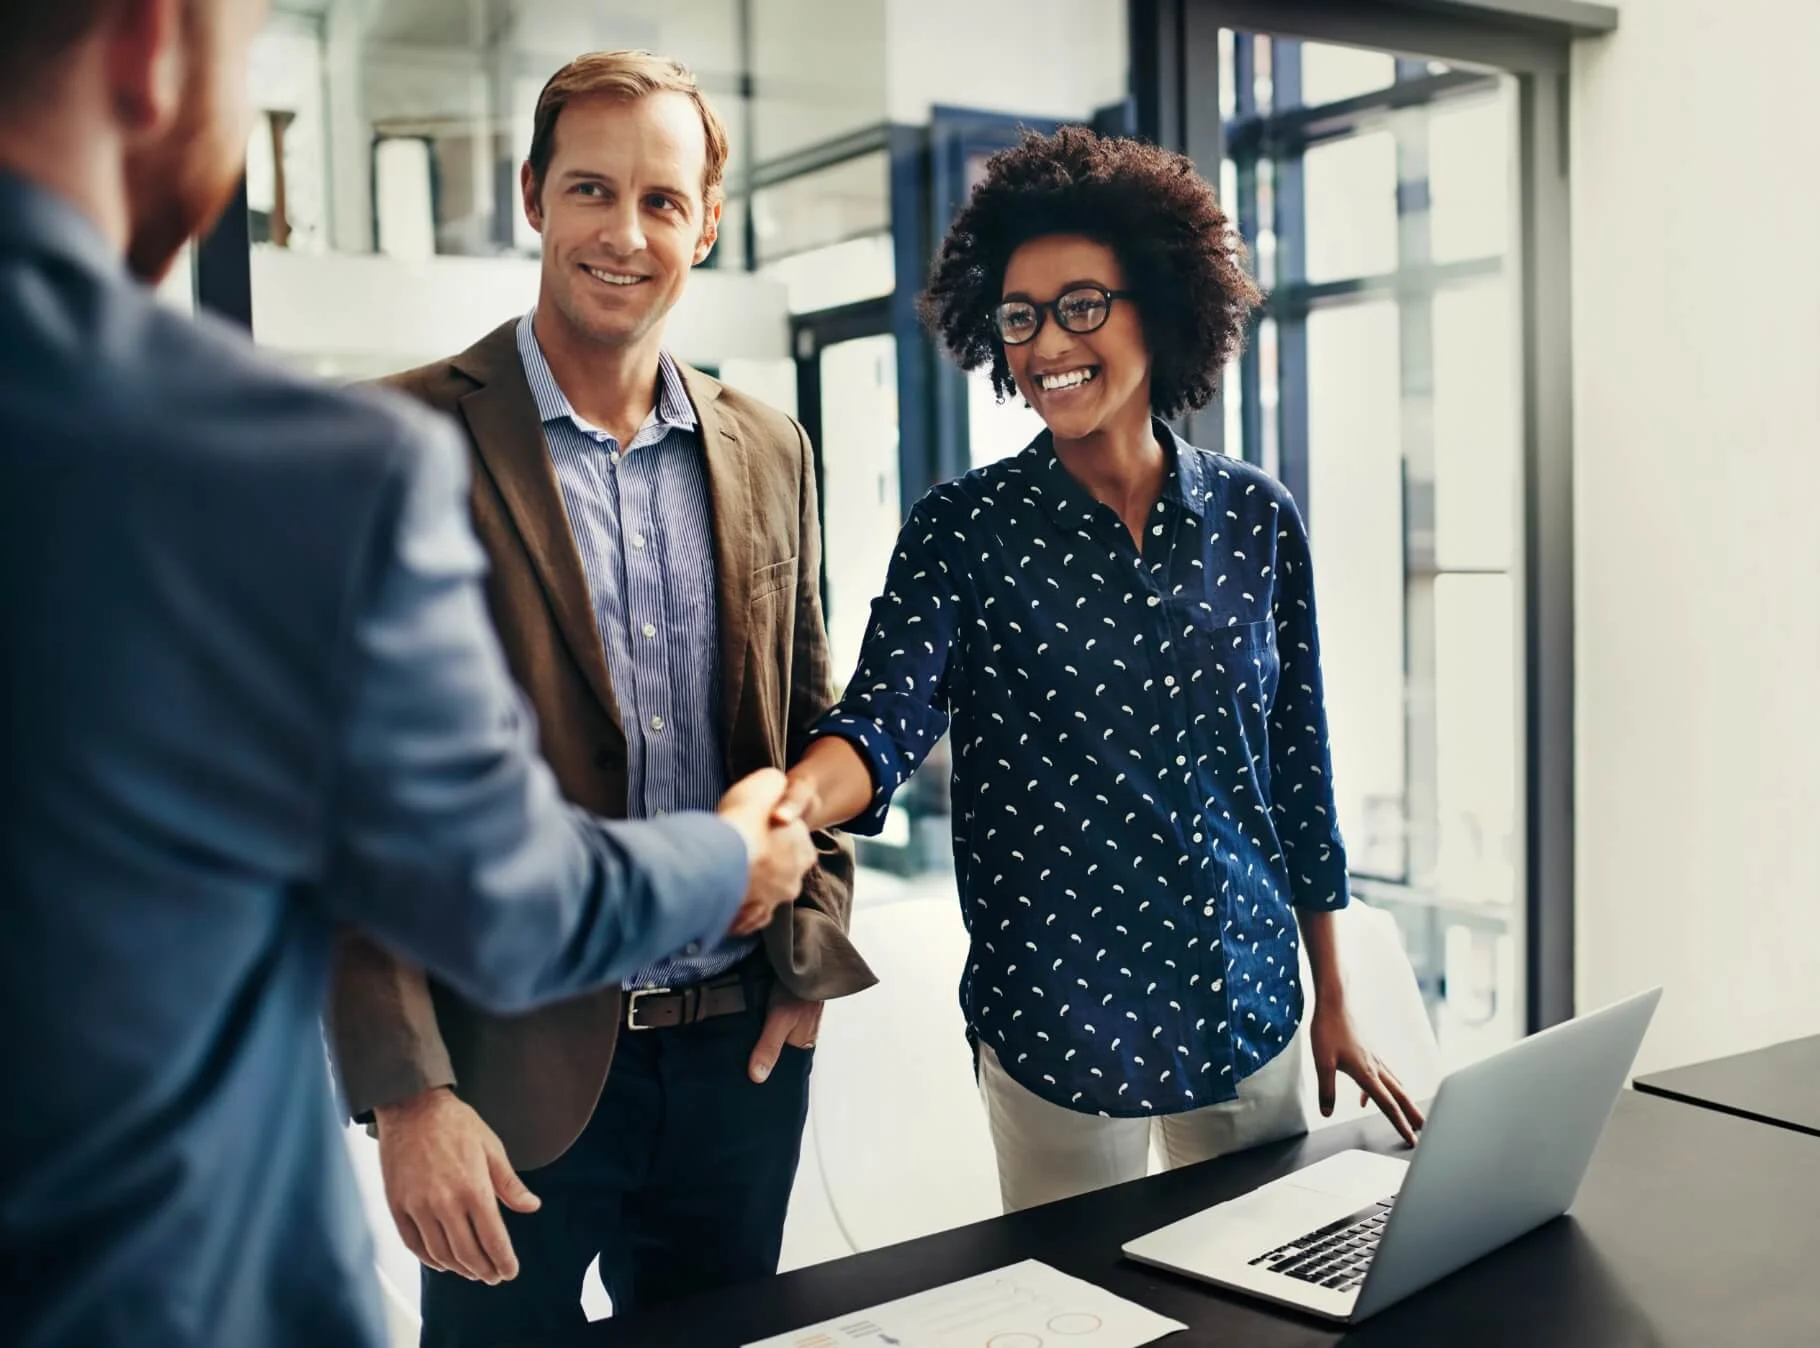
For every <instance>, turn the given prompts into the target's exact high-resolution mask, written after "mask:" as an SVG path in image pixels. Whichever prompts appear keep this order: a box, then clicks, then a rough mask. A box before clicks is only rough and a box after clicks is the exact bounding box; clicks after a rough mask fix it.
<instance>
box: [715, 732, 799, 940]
mask: <svg viewBox="0 0 1820 1348" xmlns="http://www.w3.org/2000/svg"><path fill="white" fill-rule="evenodd" d="M784 786H785V779H784V774H783V773H781V772H779V771H777V769H775V768H762V769H760V770H759V771H758V772H755V773H753V774H752V775H751V776H750V777H747V778H744V779H743V780H741V781H739V782H737V783H735V784H734V787H733V789H732V790H731V791H729V792H727V794H726V795H725V796H723V797H722V798H721V802H720V817H721V818H722V819H724V820H726V821H727V822H728V823H729V824H731V825H733V827H734V828H736V829H738V830H739V832H740V835H741V836H742V837H743V838H745V840H746V852H747V855H748V856H749V857H750V859H751V872H750V879H749V880H748V882H747V885H746V899H745V902H744V904H742V905H741V907H740V910H739V913H738V915H737V916H736V917H735V918H734V919H733V926H732V928H731V931H732V934H733V935H735V936H749V935H751V934H752V933H753V932H755V931H758V930H759V929H760V928H762V927H764V926H765V925H766V924H767V923H769V922H770V921H771V915H772V914H773V913H774V912H775V911H776V910H777V909H778V908H779V907H781V906H782V905H784V904H787V903H794V902H795V901H796V898H797V896H798V895H800V894H801V893H802V892H803V877H804V876H806V875H807V874H808V873H809V872H810V870H811V869H813V868H814V866H815V863H816V860H817V855H816V851H815V842H814V840H813V839H811V838H810V837H809V830H808V829H807V828H805V827H804V826H803V824H802V822H801V821H800V820H797V821H795V822H793V823H788V824H776V823H773V822H772V818H771V816H772V814H773V812H774V811H775V810H776V809H777V804H778V801H779V800H780V799H781V798H782V796H783V793H784Z"/></svg>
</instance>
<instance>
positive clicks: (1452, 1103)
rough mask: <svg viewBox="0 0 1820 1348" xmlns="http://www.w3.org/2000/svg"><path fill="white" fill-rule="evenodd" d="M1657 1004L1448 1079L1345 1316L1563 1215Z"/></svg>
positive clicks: (1579, 1026)
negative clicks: (1364, 1275) (1360, 1285)
mask: <svg viewBox="0 0 1820 1348" xmlns="http://www.w3.org/2000/svg"><path fill="white" fill-rule="evenodd" d="M1661 997H1662V989H1661V988H1652V989H1650V990H1649V991H1648V992H1642V993H1638V994H1637V995H1636V996H1634V997H1629V998H1626V999H1625V1000H1624V1001H1621V1002H1618V1003H1616V1004H1615V1005H1613V1006H1609V1007H1606V1008H1605V1009H1604V1010H1602V1011H1595V1012H1592V1013H1591V1014H1589V1015H1584V1016H1579V1017H1577V1018H1575V1019H1573V1020H1570V1021H1566V1022H1564V1023H1563V1024H1560V1025H1556V1026H1554V1027H1553V1028H1551V1029H1547V1030H1543V1031H1542V1032H1540V1033H1539V1034H1534V1035H1531V1036H1530V1037H1529V1038H1527V1039H1524V1040H1521V1041H1519V1042H1518V1043H1516V1044H1513V1045H1512V1046H1511V1047H1509V1048H1507V1049H1505V1050H1503V1051H1502V1052H1500V1053H1497V1054H1495V1055H1494V1056H1492V1057H1489V1058H1486V1059H1485V1060H1484V1061H1482V1062H1478V1063H1474V1064H1472V1065H1471V1066H1469V1067H1464V1068H1461V1069H1460V1070H1459V1071H1456V1072H1453V1073H1451V1074H1449V1075H1448V1077H1447V1078H1446V1079H1445V1080H1444V1081H1443V1082H1442V1083H1441V1088H1440V1090H1439V1091H1438V1092H1437V1093H1436V1095H1435V1099H1434V1105H1433V1107H1432V1108H1431V1109H1430V1110H1429V1113H1428V1126H1427V1127H1426V1128H1424V1129H1423V1130H1422V1140H1421V1142H1420V1144H1419V1145H1418V1146H1417V1147H1416V1150H1415V1156H1414V1158H1413V1160H1412V1161H1411V1162H1410V1167H1409V1174H1408V1176H1407V1177H1406V1178H1405V1180H1404V1182H1403V1188H1402V1191H1401V1192H1400V1193H1399V1194H1398V1196H1397V1203H1396V1208H1395V1210H1394V1212H1393V1213H1392V1215H1391V1219H1390V1222H1389V1224H1388V1225H1387V1226H1386V1227H1385V1229H1384V1236H1383V1239H1382V1240H1381V1241H1380V1242H1379V1245H1378V1251H1377V1256H1376V1258H1374V1259H1373V1260H1372V1263H1371V1269H1370V1272H1369V1273H1368V1274H1367V1276H1366V1279H1365V1284H1364V1286H1362V1287H1361V1288H1360V1289H1359V1297H1358V1300H1357V1302H1355V1303H1354V1306H1353V1312H1352V1318H1353V1319H1355V1320H1362V1319H1364V1318H1365V1317H1366V1316H1368V1315H1371V1314H1373V1313H1374V1312H1376V1311H1379V1310H1382V1309H1383V1308H1384V1307H1386V1306H1389V1305H1391V1304H1392V1303H1394V1302H1397V1301H1401V1300H1402V1299H1403V1298H1404V1297H1406V1296H1408V1295H1409V1294H1410V1293H1411V1292H1415V1291H1419V1290H1420V1289H1422V1288H1424V1287H1426V1286H1428V1285H1429V1284H1430V1283H1432V1282H1435V1281H1437V1280H1439V1279H1441V1278H1444V1277H1446V1276H1447V1275H1448V1274H1449V1273H1452V1272H1453V1271H1454V1270H1455V1269H1458V1268H1462V1267H1464V1266H1465V1265H1467V1264H1469V1263H1471V1262H1472V1261H1473V1260H1475V1259H1478V1258H1479V1257H1481V1256H1482V1255H1485V1254H1489V1253H1490V1252H1491V1251H1493V1250H1495V1249H1497V1248H1498V1247H1499V1246H1500V1245H1505V1244H1507V1243H1509V1242H1510V1241H1513V1240H1515V1239H1516V1238H1517V1237H1518V1236H1521V1235H1523V1234H1524V1233H1525V1232H1528V1231H1530V1230H1532V1229H1534V1228H1535V1227H1538V1226H1540V1225H1541V1224H1542V1223H1543V1222H1546V1221H1549V1220H1551V1219H1553V1218H1555V1217H1559V1216H1560V1215H1561V1214H1562V1213H1564V1212H1566V1211H1567V1209H1568V1205H1569V1204H1571V1203H1572V1202H1573V1200H1574V1195H1575V1194H1576V1193H1577V1192H1578V1191H1579V1188H1580V1181H1581V1180H1582V1179H1583V1178H1584V1177H1585V1175H1586V1168H1587V1165H1588V1164H1589V1163H1590V1162H1591V1160H1592V1154H1593V1151H1594V1149H1595V1148H1596V1147H1597V1146H1598V1144H1599V1135H1600V1134H1601V1133H1602V1132H1603V1131H1604V1130H1605V1123H1606V1120H1607V1119H1609V1118H1610V1117H1611V1112H1612V1108H1613V1106H1614V1105H1615V1104H1616V1103H1617V1099H1618V1092H1619V1090H1621V1089H1622V1088H1623V1085H1624V1080H1625V1077H1626V1076H1627V1075H1628V1074H1629V1072H1630V1069H1631V1064H1632V1063H1633V1062H1634V1061H1635V1060H1636V1056H1637V1050H1638V1048H1640V1047H1641V1046H1642V1043H1643V1035H1644V1033H1645V1031H1647V1030H1648V1029H1649V1022H1650V1018H1651V1017H1652V1016H1653V1015H1654V1014H1655V1010H1656V1003H1657V1002H1658V1001H1660V1000H1661Z"/></svg>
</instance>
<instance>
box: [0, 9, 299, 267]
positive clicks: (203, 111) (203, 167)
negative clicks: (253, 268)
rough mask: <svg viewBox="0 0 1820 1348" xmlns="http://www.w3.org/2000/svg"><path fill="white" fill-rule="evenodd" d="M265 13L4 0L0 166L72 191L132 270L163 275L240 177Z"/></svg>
mask: <svg viewBox="0 0 1820 1348" xmlns="http://www.w3.org/2000/svg"><path fill="white" fill-rule="evenodd" d="M265 13H266V0H0V163H5V164H7V165H8V166H10V167H13V168H15V169H16V170H18V171H21V172H23V173H25V174H26V175H27V176H29V177H33V178H35V179H38V180H40V181H42V182H43V183H44V185H46V186H48V187H51V188H53V189H59V188H61V189H63V190H65V191H74V192H75V193H76V194H77V195H78V196H79V197H81V198H82V199H81V200H79V201H78V204H79V205H82V206H84V207H86V208H88V209H89V210H90V211H91V213H95V214H97V215H98V216H99V217H101V218H99V219H98V221H97V223H99V224H101V225H102V227H103V229H104V230H106V231H107V232H108V233H110V234H111V235H112V236H114V237H115V238H116V240H117V241H119V242H120V243H121V246H122V248H123V250H124V251H125V253H126V256H127V260H128V262H129V263H130V264H131V266H132V269H133V270H134V272H136V273H137V274H138V275H140V276H141V277H144V278H145V279H147V280H157V279H159V278H160V277H162V276H163V275H164V273H165V272H166V271H167V270H169V268H170V265H171V261H172V259H173V258H175V257H176V255H177V252H178V250H179V249H181V248H182V246H183V244H184V241H185V240H186V239H188V238H190V237H191V236H192V235H194V234H197V233H199V232H201V231H203V230H206V229H207V228H208V227H209V226H210V225H211V224H213V223H214V220H215V218H216V216H218V215H219V214H220V212H221V209H222V207H223V206H224V205H225V204H226V203H227V201H228V200H229V199H230V197H231V196H232V194H233V191H234V186H235V184H236V183H237V182H238V181H239V178H240V172H241V168H242V164H243V161H244V158H245V153H246V137H247V130H248V126H249V123H250V121H251V117H252V109H251V106H250V103H249V98H248V89H247V54H248V52H249V50H250V48H251V46H252V41H253V38H254V36H255V35H256V34H257V33H258V31H259V27H260V25H261V24H262V23H263V22H264V20H265ZM72 138H75V139H74V143H73V144H72ZM51 146H57V147H59V148H58V149H57V151H56V152H55V153H56V155H57V156H58V157H57V158H52V157H51V156H52V153H53V152H52V150H51V149H49V148H48V147H51Z"/></svg>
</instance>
